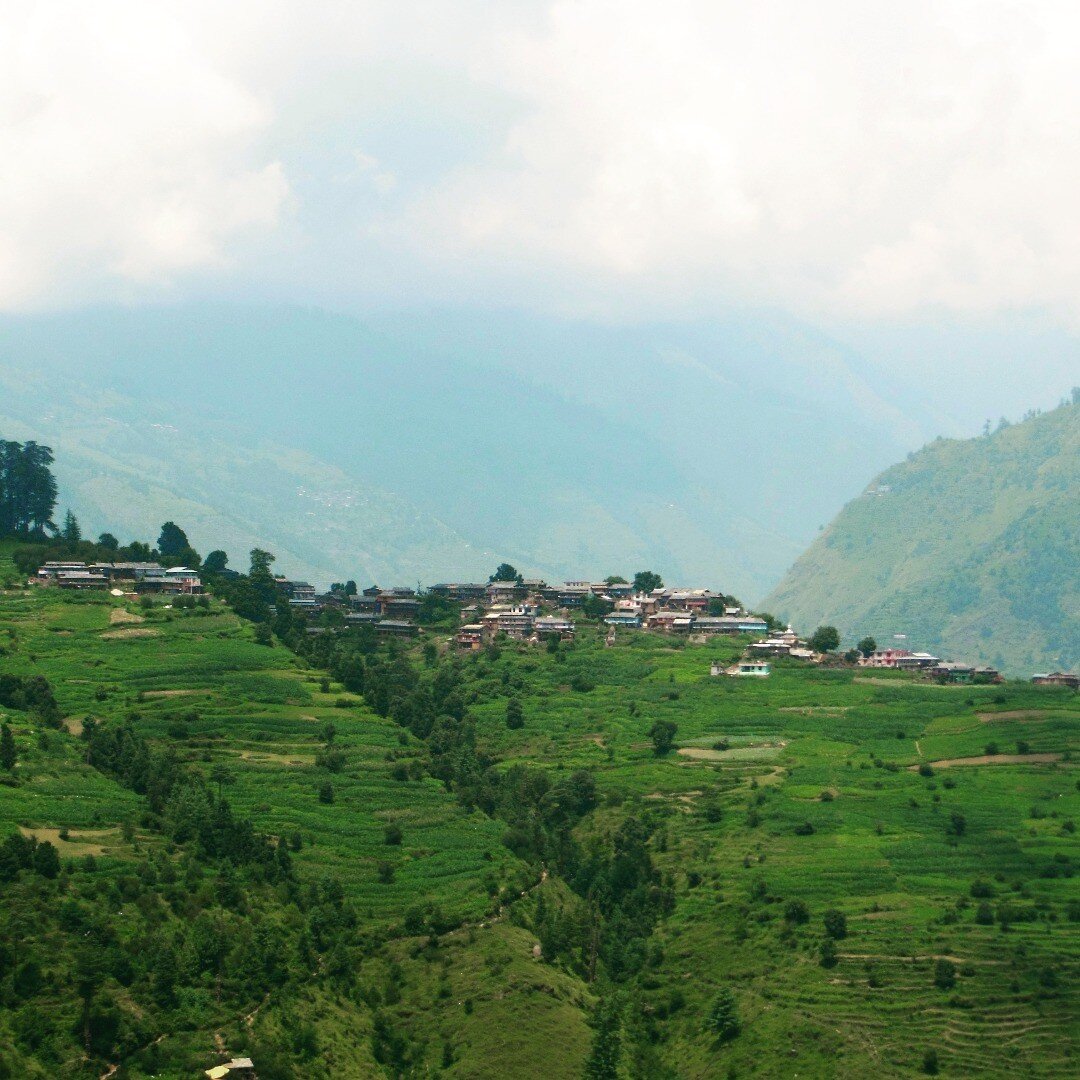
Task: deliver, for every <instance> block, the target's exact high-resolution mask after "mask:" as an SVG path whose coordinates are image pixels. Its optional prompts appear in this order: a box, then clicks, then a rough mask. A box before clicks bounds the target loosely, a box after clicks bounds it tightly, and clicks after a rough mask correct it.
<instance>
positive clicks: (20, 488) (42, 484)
mask: <svg viewBox="0 0 1080 1080" xmlns="http://www.w3.org/2000/svg"><path fill="white" fill-rule="evenodd" d="M52 463H53V455H52V450H50V449H49V447H47V446H41V445H40V444H38V443H36V442H26V443H17V442H10V441H6V440H0V536H6V535H8V534H12V533H15V534H21V535H30V534H42V533H44V530H45V529H47V528H51V527H52V515H53V510H54V509H55V508H56V480H55V479H54V477H53V474H52V469H51V466H52ZM75 539H78V537H76V538H75Z"/></svg>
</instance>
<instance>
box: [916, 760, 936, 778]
mask: <svg viewBox="0 0 1080 1080" xmlns="http://www.w3.org/2000/svg"><path fill="white" fill-rule="evenodd" d="M919 775H920V776H933V775H934V769H933V766H932V765H931V764H930V762H928V761H924V762H923V763H922V764H921V765H920V766H919Z"/></svg>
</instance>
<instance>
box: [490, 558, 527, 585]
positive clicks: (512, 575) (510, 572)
mask: <svg viewBox="0 0 1080 1080" xmlns="http://www.w3.org/2000/svg"><path fill="white" fill-rule="evenodd" d="M488 581H492V582H495V581H499V582H512V581H517V582H520V581H521V575H520V574H519V573H518V572H517V570H515V569H514V567H512V566H511V565H510V564H509V563H505V562H504V563H499V565H498V568H497V569H496V570H495V573H494V574H492V575H491V577H489V578H488Z"/></svg>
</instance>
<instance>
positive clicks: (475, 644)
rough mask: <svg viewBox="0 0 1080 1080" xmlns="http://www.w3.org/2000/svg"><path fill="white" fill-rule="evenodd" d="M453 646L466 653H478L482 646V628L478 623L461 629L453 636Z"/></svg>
mask: <svg viewBox="0 0 1080 1080" xmlns="http://www.w3.org/2000/svg"><path fill="white" fill-rule="evenodd" d="M454 644H455V645H456V646H457V647H458V648H459V649H462V650H464V651H466V652H479V651H480V649H481V648H482V647H483V644H484V627H483V626H482V625H481V624H480V623H469V624H468V625H467V626H463V627H461V629H460V630H458V632H457V633H456V634H455V635H454Z"/></svg>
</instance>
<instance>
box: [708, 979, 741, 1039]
mask: <svg viewBox="0 0 1080 1080" xmlns="http://www.w3.org/2000/svg"><path fill="white" fill-rule="evenodd" d="M707 1024H708V1028H709V1030H710V1031H711V1032H712V1033H713V1034H714V1035H715V1036H716V1037H717V1039H719V1040H720V1042H727V1041H728V1040H729V1039H734V1038H735V1036H736V1035H738V1034H739V1032H740V1031H741V1030H742V1025H741V1024H740V1023H739V1007H738V1005H737V1004H736V1002H735V995H734V994H733V993H732V992H731V990H730V989H729V988H728V987H724V989H723V990H721V991H720V993H719V994H717V995H716V1001H714V1002H713V1007H712V1010H711V1011H710V1012H709V1018H708V1021H707Z"/></svg>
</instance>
